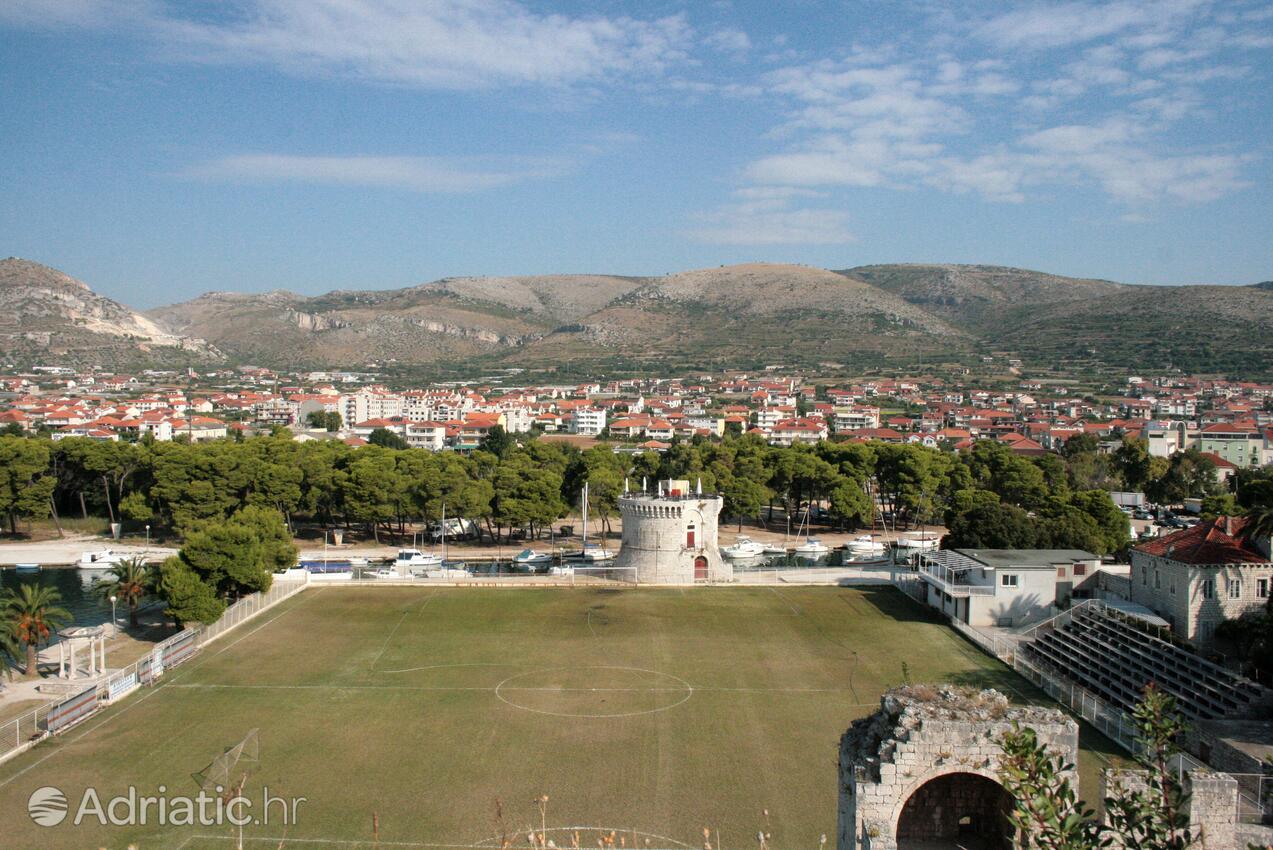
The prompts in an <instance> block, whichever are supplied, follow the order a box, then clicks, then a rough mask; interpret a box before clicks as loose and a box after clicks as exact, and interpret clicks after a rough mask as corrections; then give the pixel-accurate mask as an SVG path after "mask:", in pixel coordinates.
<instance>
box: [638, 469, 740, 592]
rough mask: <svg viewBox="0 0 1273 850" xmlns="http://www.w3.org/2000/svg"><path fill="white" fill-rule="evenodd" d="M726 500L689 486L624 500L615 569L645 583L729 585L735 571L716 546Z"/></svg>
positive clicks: (667, 485) (665, 485)
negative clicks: (713, 582) (621, 531)
mask: <svg viewBox="0 0 1273 850" xmlns="http://www.w3.org/2000/svg"><path fill="white" fill-rule="evenodd" d="M722 504H723V500H722V499H721V497H720V496H716V495H710V494H707V495H705V494H703V493H702V492H701V487H699V486H697V485H696V486H695V487H694V489H693V491H691V489H690V483H689V482H688V481H676V480H670V481H660V482H659V484H658V488H657V489H656V491H655V492H654V493H628V494H625V495H624V496H622V497H621V498H620V499H619V513H620V514H621V515H622V516H623V542H622V545H621V546H620V548H619V556H618V557H617V558H616V559H615V567H616V568H619V569H623V568H627V569H631V570H634V571H635V576H636V580H637V581H638V582H641V583H642V584H694V583H695V582H707V581H728V580H729V579H732V578H733V576H734V571H733V568H732V567H730V566H729V564H728V563H727V562H726V561H725V559H723V558H722V557H721V554H720V548H719V547H718V546H717V544H716V521H717V517H718V516H719V515H720V509H721V505H722Z"/></svg>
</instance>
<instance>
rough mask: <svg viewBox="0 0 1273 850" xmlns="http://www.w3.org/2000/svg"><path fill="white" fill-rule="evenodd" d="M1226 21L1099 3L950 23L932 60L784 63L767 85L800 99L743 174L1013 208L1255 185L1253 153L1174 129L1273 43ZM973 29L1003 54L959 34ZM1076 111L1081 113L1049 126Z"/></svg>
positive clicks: (1200, 195)
mask: <svg viewBox="0 0 1273 850" xmlns="http://www.w3.org/2000/svg"><path fill="white" fill-rule="evenodd" d="M1213 12H1214V10H1213V9H1212V8H1211V4H1210V1H1209V0H1158V1H1157V2H1149V0H1114V2H1095V0H1092V2H1062V3H1034V4H1032V5H1029V6H1023V7H1019V8H1015V9H1013V10H1012V11H1009V12H1006V13H1004V14H1000V15H997V16H994V17H992V18H990V19H988V20H981V21H973V22H971V23H964V22H960V21H958V20H957V18H955V17H952V16H951V15H948V14H943V15H935V16H934V20H935V21H940V24H941V27H942V29H941V32H939V33H937V34H936V35H934V36H933V37H932V41H931V44H932V46H933V49H932V50H931V55H924V54H923V51H922V50H914V51H911V52H910V54H909V56H910V58H908V59H906V61H898V60H897V59H896V58H895V56H896V55H897V51H896V45H883V46H881V47H879V48H876V49H873V50H871V51H865V50H859V49H856V48H854V49H852V50H851V51H850V53H849V55H848V56H847V57H846V58H844V59H842V60H840V61H831V60H822V61H817V62H809V63H805V64H802V65H795V66H791V67H786V68H781V69H778V70H775V71H773V72H770V73H769V74H768V75H766V77H765V78H764V82H765V83H766V85H767V86H768V88H769V91H770V92H771V93H772V95H773V96H774V97H778V98H782V99H783V100H784V101H785V108H784V115H783V118H782V120H781V121H780V122H779V123H777V124H776V126H775V127H774V129H773V131H772V132H771V136H772V137H773V138H775V139H777V140H779V143H780V145H779V148H778V149H777V150H774V151H772V152H770V153H767V154H764V155H761V156H759V157H757V158H755V159H754V160H752V161H751V162H750V163H749V164H748V165H746V166H745V167H744V168H743V169H742V172H741V174H742V177H743V179H744V180H745V181H747V182H748V183H749V184H751V185H753V186H757V187H764V186H787V187H802V188H804V189H817V188H821V187H887V188H893V189H914V188H921V187H932V188H936V189H938V190H940V191H944V192H951V193H975V194H977V195H980V196H982V197H984V198H987V199H990V200H994V201H1002V202H1010V203H1020V202H1022V201H1025V200H1026V199H1027V198H1028V197H1029V196H1030V195H1031V194H1032V192H1035V191H1041V190H1042V189H1044V188H1045V187H1063V188H1067V189H1072V188H1076V187H1085V186H1092V187H1096V188H1097V189H1099V190H1100V191H1101V192H1103V193H1105V194H1106V195H1107V196H1108V197H1110V198H1111V199H1113V200H1115V201H1117V202H1119V203H1122V204H1125V205H1131V206H1135V205H1142V204H1151V203H1157V202H1161V201H1164V200H1171V201H1177V202H1183V203H1203V202H1207V201H1210V200H1214V199H1215V198H1218V197H1222V196H1224V195H1226V194H1229V193H1231V192H1234V191H1237V190H1239V189H1241V188H1243V187H1245V186H1246V185H1247V184H1248V181H1247V180H1246V179H1244V177H1243V174H1242V172H1243V169H1244V166H1245V164H1246V163H1248V162H1250V157H1248V156H1245V155H1243V154H1241V153H1235V152H1234V151H1233V150H1231V149H1227V146H1228V144H1229V143H1230V141H1231V140H1228V139H1223V140H1218V143H1217V145H1216V146H1213V147H1211V148H1208V147H1207V146H1204V145H1199V144H1197V142H1193V147H1191V148H1188V149H1181V148H1180V147H1179V146H1178V144H1177V143H1176V141H1177V139H1178V138H1180V136H1181V134H1179V133H1177V132H1175V130H1176V128H1177V126H1178V125H1180V124H1182V123H1183V122H1186V121H1189V120H1195V121H1196V120H1198V119H1199V118H1201V117H1203V116H1208V115H1212V114H1214V113H1215V112H1216V111H1217V109H1219V108H1221V107H1220V104H1221V103H1222V101H1219V100H1218V99H1217V98H1215V97H1212V96H1210V95H1211V92H1209V91H1208V90H1207V86H1208V84H1209V83H1211V82H1212V81H1221V80H1226V79H1232V78H1236V77H1240V76H1244V75H1249V74H1250V73H1251V71H1252V69H1251V68H1250V67H1248V66H1245V65H1240V64H1218V63H1217V61H1216V60H1217V59H1218V58H1219V54H1221V53H1222V52H1224V53H1226V54H1227V53H1229V52H1231V50H1230V49H1231V48H1233V49H1246V48H1247V45H1251V44H1260V43H1261V38H1262V37H1263V36H1264V34H1263V33H1260V32H1258V31H1257V30H1258V25H1253V24H1250V23H1233V22H1230V23H1227V24H1226V23H1225V18H1224V16H1222V15H1216V14H1213ZM1235 15H1236V12H1235ZM1261 20H1263V19H1261ZM1226 27H1228V28H1226ZM961 31H962V32H964V33H971V34H973V35H975V36H978V37H979V39H980V40H981V42H982V43H989V44H990V45H992V47H991V49H990V52H989V53H988V54H987V53H985V52H979V51H984V48H979V47H978V40H977V39H972V40H969V39H964V40H963V41H962V42H960V41H959V40H958V39H956V38H953V37H952V35H953V34H957V33H959V32H961ZM1062 109H1063V110H1064V112H1063V113H1062V114H1063V115H1064V117H1065V119H1068V120H1060V121H1058V120H1055V119H1052V120H1049V117H1050V116H1049V113H1051V112H1052V111H1054V110H1056V111H1060V110H1062ZM1220 145H1223V146H1224V148H1221V149H1216V148H1217V147H1218V146H1220Z"/></svg>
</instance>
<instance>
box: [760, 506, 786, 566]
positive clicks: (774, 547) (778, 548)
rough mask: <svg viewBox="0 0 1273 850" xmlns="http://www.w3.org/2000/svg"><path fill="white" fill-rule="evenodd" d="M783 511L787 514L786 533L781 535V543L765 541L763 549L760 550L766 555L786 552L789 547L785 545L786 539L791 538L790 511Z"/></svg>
mask: <svg viewBox="0 0 1273 850" xmlns="http://www.w3.org/2000/svg"><path fill="white" fill-rule="evenodd" d="M784 513H786V515H787V533H786V534H784V535H783V536H782V545H779V544H777V543H766V544H765V547H764V549H762V550H761V551H762V552H764V554H766V555H785V554H787V549H788V548H790V547H789V546H788V545H787V541H788V540H789V539H790V538H791V512H790V511H784Z"/></svg>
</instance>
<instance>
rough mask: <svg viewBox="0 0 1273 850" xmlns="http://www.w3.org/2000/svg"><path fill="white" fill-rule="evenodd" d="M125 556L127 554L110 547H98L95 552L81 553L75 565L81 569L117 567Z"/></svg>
mask: <svg viewBox="0 0 1273 850" xmlns="http://www.w3.org/2000/svg"><path fill="white" fill-rule="evenodd" d="M126 557H128V556H127V555H121V554H119V553H118V552H112V551H111V550H110V549H100V550H98V551H96V552H85V553H83V554H81V555H80V560H79V563H78V564H77V565H76V566H78V567H79V568H80V569H81V570H109V569H113V568H115V567H118V566H119V564H120V562H121V561H123V560H124V558H126Z"/></svg>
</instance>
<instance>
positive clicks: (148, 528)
mask: <svg viewBox="0 0 1273 850" xmlns="http://www.w3.org/2000/svg"><path fill="white" fill-rule="evenodd" d="M146 546H147V547H149V546H150V523H146Z"/></svg>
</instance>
